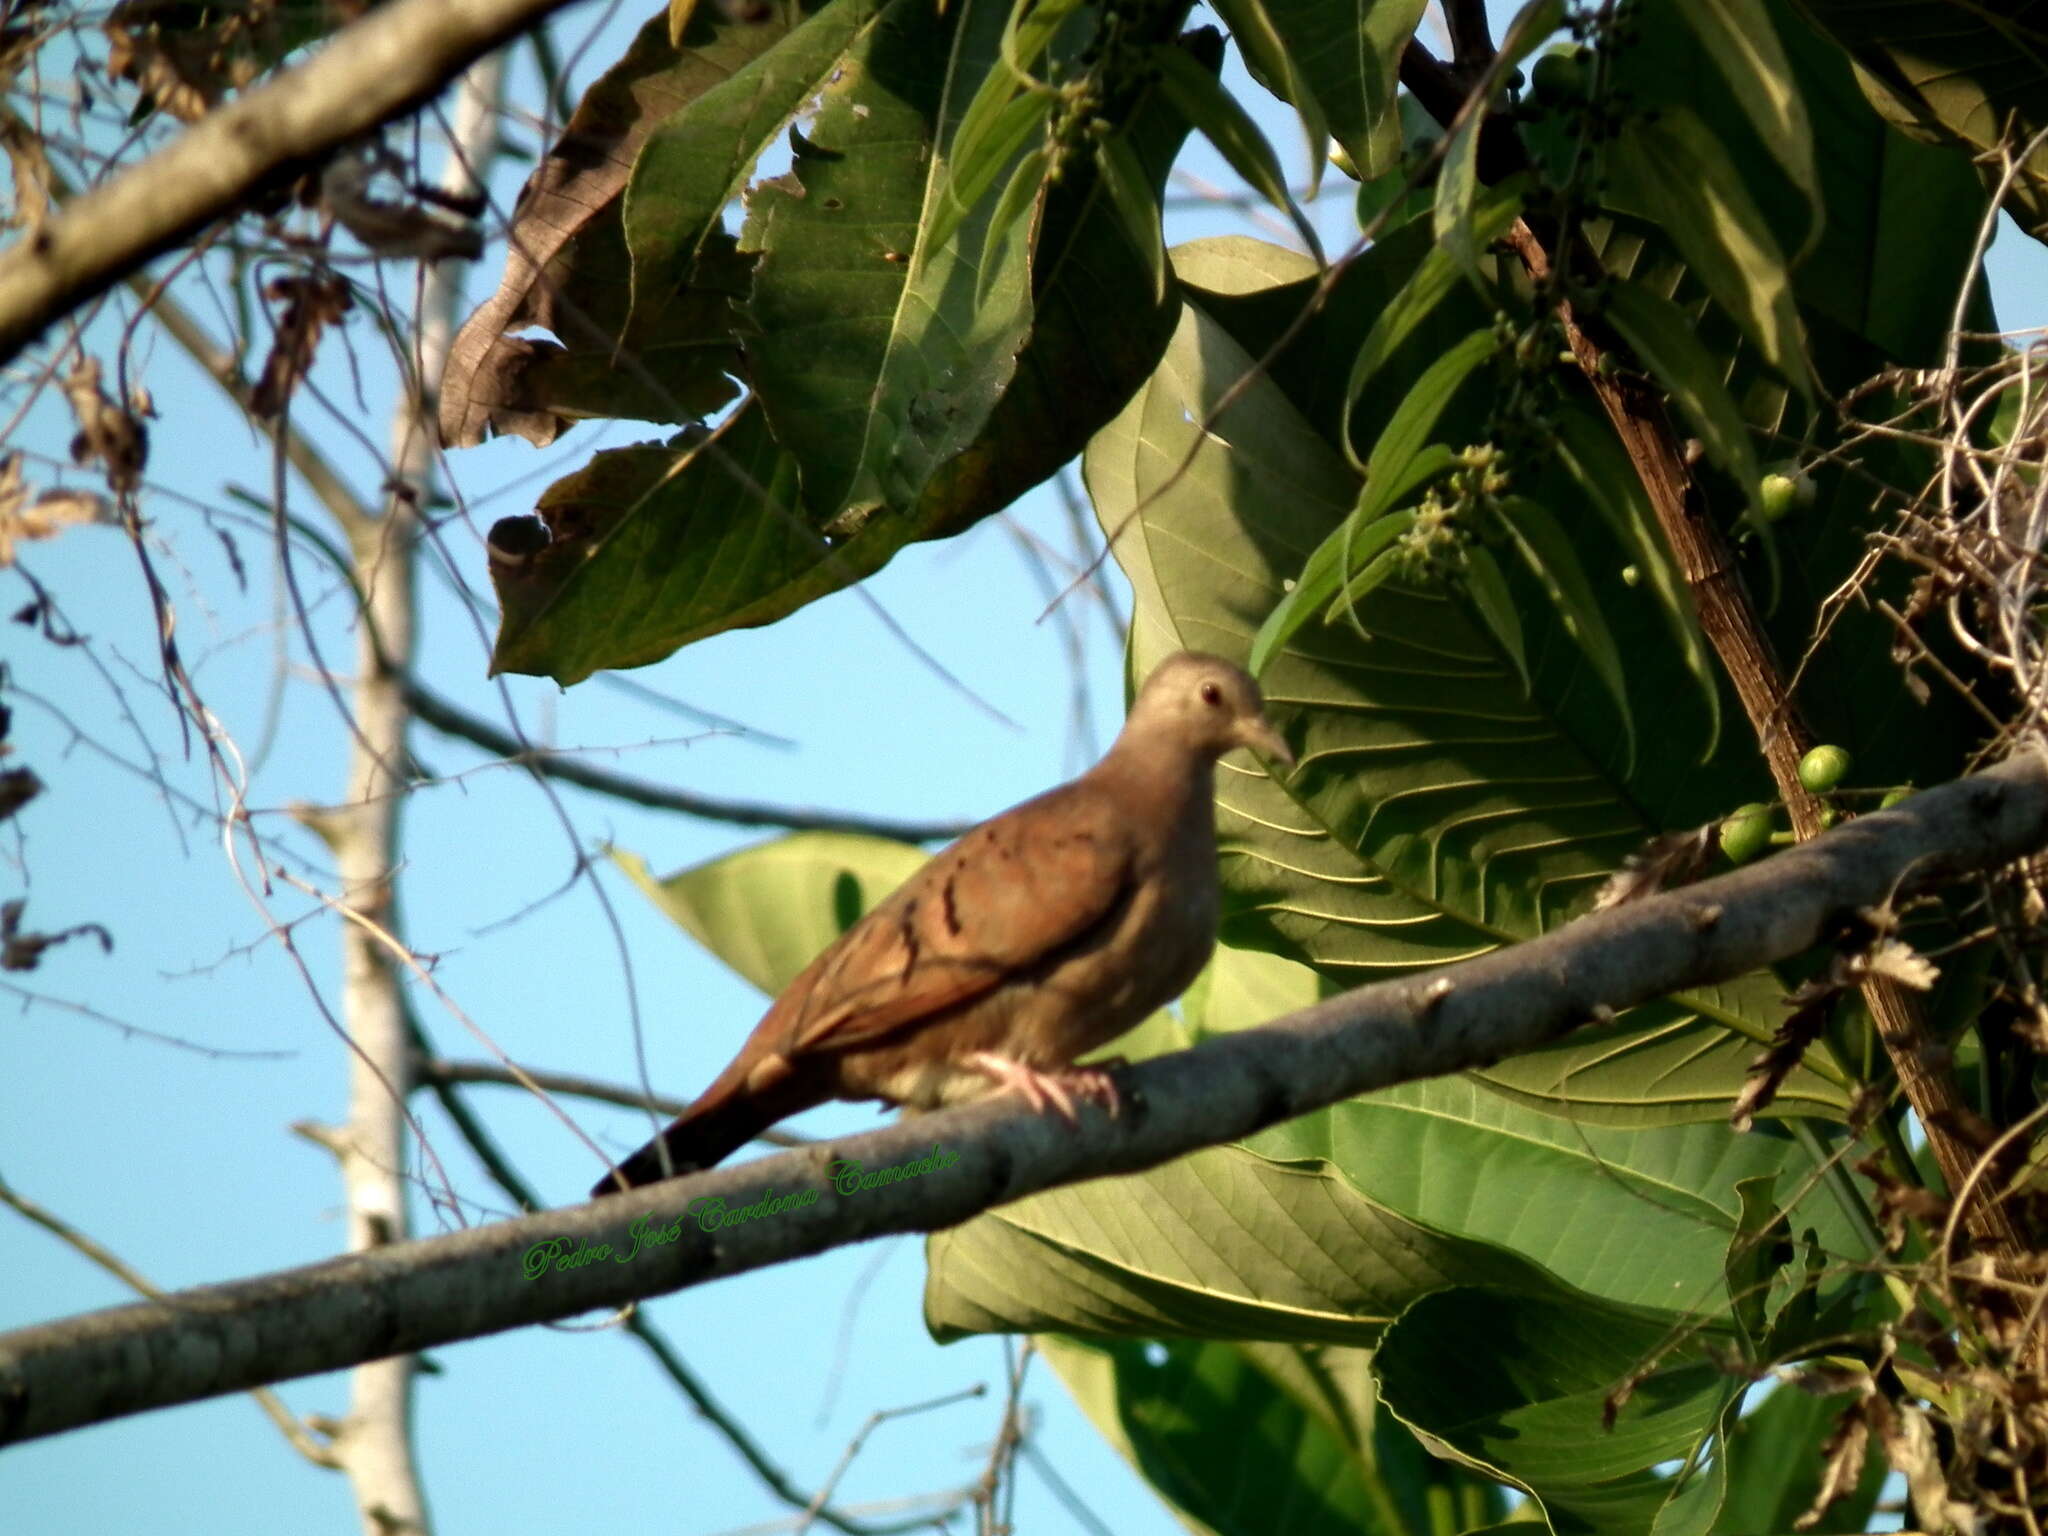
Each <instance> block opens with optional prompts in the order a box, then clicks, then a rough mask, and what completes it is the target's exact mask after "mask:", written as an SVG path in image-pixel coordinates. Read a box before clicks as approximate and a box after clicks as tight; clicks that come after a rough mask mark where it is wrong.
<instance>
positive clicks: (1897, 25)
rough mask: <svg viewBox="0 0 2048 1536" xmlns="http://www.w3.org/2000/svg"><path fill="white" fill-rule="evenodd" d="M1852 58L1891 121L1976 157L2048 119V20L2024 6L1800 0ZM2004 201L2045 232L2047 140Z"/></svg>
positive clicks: (2036, 232) (2015, 146)
mask: <svg viewBox="0 0 2048 1536" xmlns="http://www.w3.org/2000/svg"><path fill="white" fill-rule="evenodd" d="M1803 9H1804V10H1805V11H1806V13H1807V14H1808V15H1809V16H1811V17H1812V18H1813V21H1814V23H1815V24H1816V25H1817V26H1818V27H1819V28H1820V29H1821V31H1822V32H1823V33H1825V34H1826V35H1827V36H1828V37H1829V38H1831V39H1832V40H1833V41H1835V42H1836V43H1838V44H1839V45H1840V46H1841V47H1843V48H1845V49H1847V50H1848V52H1849V55H1850V56H1851V57H1852V58H1853V59H1854V60H1855V61H1856V64H1857V66H1858V73H1859V76H1860V78H1861V83H1862V85H1863V89H1864V92H1865V94H1866V95H1867V96H1868V97H1869V98H1870V100H1871V102H1872V103H1873V104H1874V105H1875V106H1876V107H1877V109H1878V111H1879V112H1881V113H1882V114H1884V116H1885V117H1886V118H1888V119H1889V120H1891V121H1892V122H1894V123H1896V124H1898V125H1900V126H1901V127H1903V128H1906V129H1907V131H1909V132H1912V133H1915V134H1916V135H1917V136H1920V137H1923V138H1929V139H1934V140H1938V141H1939V142H1941V143H1943V144H1946V145H1952V146H1954V147H1956V148H1958V149H1961V150H1964V151H1965V152H1966V153H1968V154H1969V155H1970V156H1972V157H1990V156H1993V155H1995V154H1996V152H1997V149H1998V146H2000V145H2001V144H2004V145H2006V146H2008V147H2009V149H2010V150H2011V152H2012V153H2013V154H2015V155H2018V153H2019V151H2020V150H2021V149H2022V148H2024V147H2025V146H2027V145H2029V144H2033V143H2034V140H2035V137H2036V135H2038V134H2039V133H2040V132H2041V130H2042V129H2043V128H2044V127H2048V27H2044V26H2043V25H2042V21H2041V14H2040V10H2039V7H2037V6H2026V5H2010V6H1998V5H1927V4H1922V5H1882V4H1876V3H1873V0H1805V4H1804V6H1803ZM2008 205H2009V206H2010V207H2011V209H2012V211H2013V213H2014V215H2015V216H2016V217H2017V218H2018V219H2019V220H2020V222H2021V223H2022V224H2023V225H2024V226H2025V227H2026V228H2027V229H2028V231H2029V232H2030V233H2031V234H2032V235H2033V236H2034V238H2035V239H2037V240H2040V239H2043V238H2044V237H2048V143H2043V144H2035V145H2034V148H2033V152H2032V153H2031V154H2029V155H2027V156H2025V157H2023V158H2021V159H2020V162H2019V166H2018V175H2017V177H2016V179H2015V182H2014V185H2013V190H2012V193H2011V194H2010V196H2009V200H2008Z"/></svg>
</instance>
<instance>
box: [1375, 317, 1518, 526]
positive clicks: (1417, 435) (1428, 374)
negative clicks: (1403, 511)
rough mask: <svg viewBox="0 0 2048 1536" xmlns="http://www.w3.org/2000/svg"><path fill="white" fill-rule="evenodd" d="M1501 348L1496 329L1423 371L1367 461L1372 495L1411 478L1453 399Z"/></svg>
mask: <svg viewBox="0 0 2048 1536" xmlns="http://www.w3.org/2000/svg"><path fill="white" fill-rule="evenodd" d="M1499 345H1500V342H1499V339H1498V338H1497V337H1496V336H1495V335H1494V334H1493V330H1492V328H1491V327H1489V328H1487V329H1485V330H1480V331H1474V332H1473V333H1472V334H1471V335H1469V336H1467V337H1466V338H1465V339H1464V340H1463V341H1461V342H1459V343H1458V344H1457V345H1456V346H1454V347H1452V348H1451V349H1450V350H1449V351H1447V352H1445V353H1444V355H1443V356H1442V357H1439V358H1438V359H1437V360H1436V361H1435V362H1434V363H1432V364H1430V365H1429V367H1428V368H1426V369H1425V370H1424V371H1423V374H1422V377H1421V378H1419V379H1417V380H1416V381H1415V383H1414V386H1413V387H1412V388H1410V389H1409V391H1408V393H1407V394H1406V395H1404V396H1402V398H1401V403H1400V404H1399V405H1398V406H1396V407H1395V408H1394V414H1393V415H1392V416H1391V417H1390V418H1388V421H1387V424H1386V426H1385V427H1384V428H1383V429H1382V430H1381V432H1380V435H1379V437H1378V439H1377V440H1375V441H1374V443H1373V445H1372V452H1371V453H1370V454H1368V455H1367V456H1366V460H1365V483H1366V486H1367V488H1368V489H1369V490H1370V488H1371V487H1372V486H1373V485H1374V484H1375V482H1387V481H1394V480H1398V479H1400V478H1401V477H1402V476H1403V475H1405V474H1406V473H1407V470H1408V466H1409V465H1410V464H1411V463H1412V462H1413V461H1414V459H1415V456H1416V455H1417V454H1419V453H1421V452H1422V450H1423V448H1424V446H1425V445H1426V444H1427V443H1428V442H1429V438H1430V434H1431V433H1433V432H1434V431H1435V430H1436V424H1437V420H1438V418H1439V417H1441V416H1442V415H1443V413H1444V407H1446V406H1447V405H1449V404H1450V403H1451V397H1452V396H1453V395H1455V394H1456V393H1457V392H1458V388H1459V386H1460V385H1462V384H1463V383H1464V382H1465V380H1466V379H1467V378H1468V377H1469V376H1470V375H1471V373H1472V370H1473V369H1474V368H1477V367H1478V366H1479V365H1480V364H1481V363H1483V362H1485V361H1486V360H1487V359H1488V358H1490V357H1492V356H1493V354H1494V352H1495V350H1496V349H1497V348H1498V347H1499ZM1385 499H1387V500H1391V497H1388V498H1385Z"/></svg>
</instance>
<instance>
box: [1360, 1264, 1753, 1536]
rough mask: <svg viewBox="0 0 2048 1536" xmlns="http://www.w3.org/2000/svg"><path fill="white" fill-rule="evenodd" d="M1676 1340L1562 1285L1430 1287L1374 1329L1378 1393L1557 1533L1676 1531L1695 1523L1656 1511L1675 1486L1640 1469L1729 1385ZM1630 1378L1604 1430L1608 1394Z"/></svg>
mask: <svg viewBox="0 0 2048 1536" xmlns="http://www.w3.org/2000/svg"><path fill="white" fill-rule="evenodd" d="M1682 1342H1683V1341H1682V1340H1680V1339H1678V1338H1675V1337H1674V1335H1673V1333H1672V1330H1671V1328H1670V1327H1669V1325H1668V1322H1667V1321H1665V1320H1663V1319H1658V1318H1654V1317H1651V1318H1644V1317H1641V1316H1639V1315H1636V1314H1632V1313H1630V1312H1628V1311H1626V1310H1624V1309H1621V1308H1617V1307H1612V1306H1604V1305H1598V1304H1595V1303H1591V1302H1587V1301H1584V1300H1582V1299H1580V1298H1576V1297H1570V1296H1565V1295H1562V1294H1549V1295H1546V1294H1543V1293H1540V1292H1534V1291H1507V1290H1500V1289H1479V1288H1463V1289H1458V1290H1445V1291H1438V1292H1436V1293H1435V1294H1433V1295H1429V1296H1425V1297H1423V1298H1422V1299H1421V1300H1420V1301H1418V1302H1417V1303H1416V1304H1415V1305H1414V1306H1412V1307H1410V1308H1409V1309H1408V1310H1407V1311H1406V1312H1404V1313H1403V1314H1402V1315H1401V1317H1400V1319H1399V1320H1398V1321H1397V1322H1396V1323H1395V1324H1394V1326H1393V1327H1392V1328H1390V1329H1388V1330H1387V1333H1386V1337H1385V1339H1384V1340H1383V1341H1382V1343H1381V1345H1380V1349H1379V1352H1378V1356H1377V1366H1378V1370H1379V1378H1380V1393H1381V1397H1382V1399H1383V1401H1384V1402H1385V1403H1386V1405H1387V1407H1388V1408H1390V1409H1391V1410H1392V1411H1393V1412H1394V1413H1395V1414H1396V1415H1397V1416H1398V1417H1399V1418H1400V1419H1401V1421H1402V1422H1403V1423H1405V1424H1407V1425H1409V1426H1410V1427H1411V1428H1413V1429H1414V1430H1416V1431H1417V1432H1418V1433H1420V1434H1424V1435H1428V1436H1431V1437H1433V1438H1434V1439H1436V1440H1438V1441H1441V1442H1442V1443H1443V1445H1444V1446H1446V1447H1447V1448H1448V1449H1449V1450H1450V1451H1452V1452H1453V1453H1454V1454H1456V1455H1457V1456H1459V1457H1460V1458H1462V1459H1464V1460H1466V1461H1468V1462H1470V1463H1471V1464H1473V1465H1475V1466H1478V1467H1481V1468H1484V1469H1489V1470H1491V1471H1492V1472H1493V1473H1494V1474H1495V1475H1497V1476H1500V1477H1501V1478H1503V1479H1504V1480H1507V1481H1511V1482H1514V1483H1517V1484H1519V1485H1520V1486H1522V1487H1524V1488H1527V1489H1528V1490H1530V1492H1532V1493H1533V1494H1535V1495H1536V1497H1537V1498H1538V1499H1540V1500H1541V1501H1542V1504H1543V1508H1544V1512H1545V1513H1546V1515H1548V1517H1549V1519H1550V1526H1551V1529H1552V1530H1553V1531H1555V1532H1558V1533H1559V1536H1582V1533H1583V1536H1610V1533H1611V1536H1645V1533H1648V1532H1652V1531H1667V1530H1669V1531H1672V1532H1674V1533H1675V1532H1677V1531H1680V1530H1687V1529H1692V1528H1695V1527H1694V1526H1693V1524H1692V1522H1691V1521H1689V1520H1682V1519H1673V1520H1668V1521H1667V1520H1666V1519H1665V1518H1664V1517H1665V1512H1666V1509H1667V1506H1669V1505H1672V1504H1673V1502H1674V1497H1675V1496H1677V1497H1682V1496H1683V1495H1682V1490H1681V1489H1680V1488H1679V1487H1678V1485H1677V1484H1675V1483H1674V1481H1673V1480H1672V1479H1671V1478H1669V1477H1665V1476H1661V1475H1659V1474H1658V1473H1657V1472H1655V1471H1653V1470H1652V1469H1653V1468H1655V1467H1656V1466H1657V1465H1658V1464H1659V1463H1662V1462H1666V1461H1672V1460H1677V1459H1679V1458H1683V1457H1685V1456H1687V1455H1688V1453H1690V1452H1691V1451H1692V1450H1693V1449H1694V1447H1695V1446H1697V1445H1698V1444H1699V1443H1700V1441H1701V1439H1702V1437H1703V1436H1705V1435H1706V1434H1707V1433H1708V1432H1709V1431H1710V1430H1711V1429H1712V1428H1713V1427H1714V1425H1715V1423H1716V1422H1717V1420H1718V1418H1719V1415H1720V1412H1721V1409H1722V1407H1723V1405H1724V1403H1725V1401H1726V1398H1727V1391H1728V1383H1727V1378H1725V1377H1724V1376H1723V1375H1722V1373H1721V1371H1720V1369H1719V1367H1717V1366H1715V1365H1713V1364H1710V1363H1706V1362H1703V1361H1700V1360H1698V1358H1697V1355H1696V1346H1694V1349H1693V1350H1685V1349H1674V1348H1673V1345H1674V1344H1676V1343H1682ZM1447 1360H1455V1361H1456V1362H1457V1369H1455V1370H1446V1369H1445V1368H1444V1365H1445V1362H1446V1361H1447ZM1645 1372H1647V1373H1648V1374H1647V1375H1643V1374H1642V1373H1645ZM1639 1376H1640V1377H1641V1379H1636V1380H1634V1388H1633V1391H1632V1393H1631V1394H1630V1395H1629V1396H1628V1398H1627V1401H1626V1402H1625V1403H1623V1404H1622V1406H1621V1407H1620V1409H1619V1411H1618V1412H1615V1413H1613V1414H1612V1424H1611V1425H1609V1424H1608V1423H1607V1419H1608V1417H1609V1407H1610V1396H1611V1394H1613V1393H1614V1391H1615V1389H1616V1388H1617V1387H1619V1386H1621V1385H1622V1384H1623V1383H1624V1382H1625V1381H1628V1380H1631V1379H1633V1378H1637V1377H1639ZM1673 1513H1674V1514H1685V1515H1690V1514H1691V1513H1692V1511H1690V1510H1680V1511H1674V1512H1673ZM1708 1517H1709V1518H1711V1511H1709V1512H1708Z"/></svg>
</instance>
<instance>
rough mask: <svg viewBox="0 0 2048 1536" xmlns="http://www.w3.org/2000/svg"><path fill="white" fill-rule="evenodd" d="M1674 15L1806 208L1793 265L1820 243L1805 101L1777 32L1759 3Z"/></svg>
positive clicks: (1712, 1) (1698, 5) (1732, 2)
mask: <svg viewBox="0 0 2048 1536" xmlns="http://www.w3.org/2000/svg"><path fill="white" fill-rule="evenodd" d="M1674 11H1675V14H1677V15H1678V16H1680V17H1682V18H1683V19H1684V21H1685V24H1686V25H1687V26H1688V27H1690V28H1692V30H1693V32H1694V33H1695V34H1696V35H1697V36H1698V38H1699V41H1700V44H1701V46H1702V47H1704V48H1705V49H1706V51H1707V57H1708V58H1710V59H1712V60H1713V61H1714V64H1715V67H1716V68H1718V69H1719V70H1720V71H1721V76H1722V78H1723V79H1725V80H1726V81H1727V82H1728V85H1729V88H1730V89H1731V90H1732V91H1734V93H1735V98H1736V100H1737V101H1739V102H1741V103H1742V106H1743V108H1744V110H1746V111H1747V112H1748V114H1749V118H1750V121H1751V122H1752V123H1753V124H1754V125H1755V127H1756V136H1757V138H1758V139H1759V140H1761V141H1762V143H1763V144H1764V146H1765V147H1766V148H1768V149H1769V150H1770V151H1771V153H1772V154H1774V155H1775V156H1776V157H1777V160H1778V164H1779V165H1780V167H1782V168H1783V170H1784V172H1785V175H1786V177H1787V179H1789V180H1790V181H1791V183H1792V184H1793V186H1795V187H1797V188H1798V189H1799V190H1800V191H1801V192H1802V193H1804V194H1805V196H1806V199H1807V201H1808V203H1809V204H1810V205H1811V210H1812V212H1811V217H1810V218H1809V219H1808V221H1807V226H1806V231H1805V234H1804V235H1803V236H1802V237H1801V239H1800V242H1799V245H1798V248H1797V249H1796V250H1794V251H1793V252H1792V253H1791V255H1792V259H1793V260H1794V261H1797V260H1798V259H1799V258H1800V257H1801V256H1803V255H1804V254H1805V253H1806V252H1808V251H1810V250H1811V249H1812V248H1813V243H1814V241H1815V240H1817V239H1818V238H1819V237H1820V221H1821V207H1820V173H1819V172H1818V170H1817V169H1816V168H1815V166H1814V156H1813V124H1812V122H1811V121H1810V119H1809V117H1808V114H1807V110H1806V98H1805V95H1804V93H1803V92H1802V91H1801V90H1800V87H1799V82H1798V81H1797V80H1796V79H1795V78H1794V77H1793V74H1792V63H1791V60H1790V59H1788V58H1787V57H1786V56H1785V49H1784V46H1783V45H1782V44H1781V43H1780V42H1779V41H1778V32H1777V28H1775V27H1774V26H1772V25H1771V16H1770V11H1769V9H1768V8H1767V7H1766V6H1765V5H1764V4H1763V3H1762V0H1690V3H1688V4H1685V5H1681V6H1677V7H1675V8H1674Z"/></svg>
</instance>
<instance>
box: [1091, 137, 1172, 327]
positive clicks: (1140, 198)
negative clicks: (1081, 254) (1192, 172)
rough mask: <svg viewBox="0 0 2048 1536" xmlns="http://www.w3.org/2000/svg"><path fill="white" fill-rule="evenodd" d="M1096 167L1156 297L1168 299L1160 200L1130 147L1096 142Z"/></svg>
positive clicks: (1114, 139) (1117, 139)
mask: <svg viewBox="0 0 2048 1536" xmlns="http://www.w3.org/2000/svg"><path fill="white" fill-rule="evenodd" d="M1095 164H1096V167H1097V169H1098V170H1100V171H1101V173H1102V184H1103V186H1104V188H1106V189H1107V190H1108V192H1109V200H1110V203H1111V205H1112V206H1113V207H1114V208H1115V209H1116V211H1117V215H1118V216H1119V217H1120V218H1121V219H1122V220H1123V225H1124V234H1125V237H1126V238H1128V239H1129V241H1130V242H1131V247H1132V249H1133V250H1134V251H1136V252H1137V255H1138V258H1139V260H1140V261H1142V262H1143V263H1144V266H1145V270H1146V272H1147V273H1149V274H1150V275H1151V279H1152V293H1153V296H1154V297H1155V298H1160V299H1163V298H1165V296H1166V246H1165V245H1164V243H1163V242H1162V240H1161V238H1160V233H1159V199H1158V198H1156V197H1155V196H1153V193H1152V187H1151V184H1150V180H1149V178H1147V177H1146V175H1145V172H1144V168H1143V167H1142V166H1140V165H1139V164H1138V160H1137V157H1136V156H1135V155H1133V154H1132V153H1131V147H1130V145H1128V144H1126V143H1125V142H1124V141H1123V139H1122V138H1121V137H1118V136H1115V135H1112V136H1111V137H1109V138H1105V139H1101V140H1099V141H1097V143H1096V146H1095Z"/></svg>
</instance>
